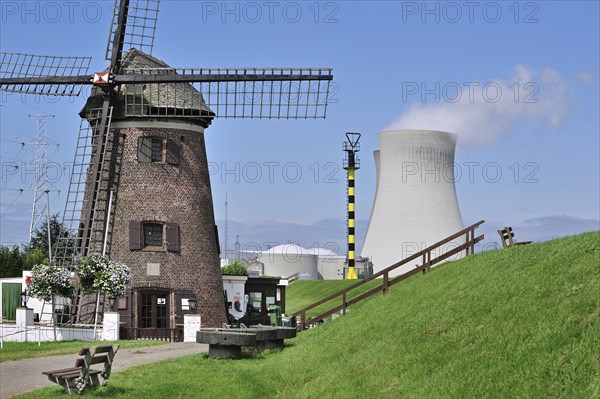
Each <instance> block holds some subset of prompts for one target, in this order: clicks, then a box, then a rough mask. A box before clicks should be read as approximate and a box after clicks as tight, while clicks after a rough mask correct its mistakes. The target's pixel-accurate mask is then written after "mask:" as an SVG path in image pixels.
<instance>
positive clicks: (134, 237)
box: [129, 220, 181, 253]
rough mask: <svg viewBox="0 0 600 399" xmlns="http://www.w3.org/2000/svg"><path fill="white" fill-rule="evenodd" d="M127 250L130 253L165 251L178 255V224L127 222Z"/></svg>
mask: <svg viewBox="0 0 600 399" xmlns="http://www.w3.org/2000/svg"><path fill="white" fill-rule="evenodd" d="M163 238H166V240H164V239H163ZM165 241H166V242H165ZM164 244H166V246H165V245H164ZM129 249H130V250H132V251H139V250H150V251H164V250H166V251H168V252H177V253H179V252H180V250H181V244H180V236H179V224H177V223H160V222H154V221H153V222H138V221H136V220H132V221H130V222H129Z"/></svg>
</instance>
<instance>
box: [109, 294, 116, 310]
mask: <svg viewBox="0 0 600 399" xmlns="http://www.w3.org/2000/svg"><path fill="white" fill-rule="evenodd" d="M108 305H109V306H110V311H111V312H112V311H114V310H115V297H114V296H109V297H108Z"/></svg>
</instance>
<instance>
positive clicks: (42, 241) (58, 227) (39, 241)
mask: <svg viewBox="0 0 600 399" xmlns="http://www.w3.org/2000/svg"><path fill="white" fill-rule="evenodd" d="M50 237H51V244H52V251H55V250H56V246H57V244H58V241H59V239H60V238H67V239H69V241H70V242H68V243H64V242H63V243H62V244H61V247H63V248H64V247H67V248H69V250H68V251H67V253H66V255H67V256H70V255H72V254H73V251H74V249H75V237H73V235H72V234H71V233H70V232H69V230H68V229H67V228H66V227H65V226H64V225H63V224H62V223H61V222H60V221H59V220H58V213H55V214H54V215H52V216H50ZM65 244H68V245H65ZM36 248H39V249H40V250H41V251H42V253H43V254H44V257H45V258H48V259H50V258H51V257H50V253H49V251H48V218H46V219H44V222H43V223H42V224H41V225H40V226H39V227H38V228H36V229H35V231H34V232H33V236H32V237H31V242H30V243H29V245H28V246H27V247H26V248H25V254H27V255H29V253H30V252H32V251H34V250H35V249H36ZM71 248H72V249H71ZM52 255H54V254H52ZM38 263H39V262H38Z"/></svg>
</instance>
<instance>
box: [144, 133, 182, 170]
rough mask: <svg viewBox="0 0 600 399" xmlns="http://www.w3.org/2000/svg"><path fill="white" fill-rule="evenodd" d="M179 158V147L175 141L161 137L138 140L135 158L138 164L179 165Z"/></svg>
mask: <svg viewBox="0 0 600 399" xmlns="http://www.w3.org/2000/svg"><path fill="white" fill-rule="evenodd" d="M180 157H181V150H180V146H179V144H178V143H177V142H175V140H172V139H163V138H162V137H140V138H138V154H137V158H138V161H139V162H142V163H168V164H171V165H179V161H180Z"/></svg>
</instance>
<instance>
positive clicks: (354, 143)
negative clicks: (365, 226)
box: [343, 132, 360, 280]
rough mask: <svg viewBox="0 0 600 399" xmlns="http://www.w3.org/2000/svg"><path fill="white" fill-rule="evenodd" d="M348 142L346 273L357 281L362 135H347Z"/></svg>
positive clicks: (346, 166)
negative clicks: (358, 176) (357, 195)
mask: <svg viewBox="0 0 600 399" xmlns="http://www.w3.org/2000/svg"><path fill="white" fill-rule="evenodd" d="M346 138H347V139H348V141H345V142H344V147H343V148H344V151H345V152H346V157H345V158H344V169H346V170H347V171H348V273H346V280H356V278H357V277H356V270H355V269H354V267H355V242H356V240H355V238H354V236H355V231H354V227H355V222H354V218H355V214H354V173H355V171H356V170H358V169H359V168H360V160H359V159H358V155H356V153H357V152H358V151H359V150H360V145H359V144H358V140H360V133H352V132H348V133H346Z"/></svg>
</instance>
